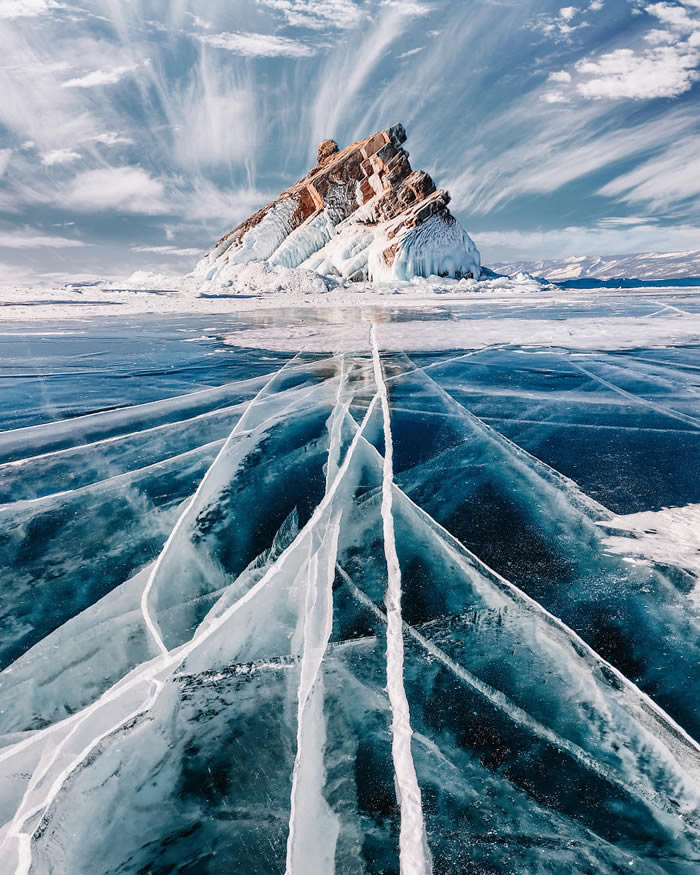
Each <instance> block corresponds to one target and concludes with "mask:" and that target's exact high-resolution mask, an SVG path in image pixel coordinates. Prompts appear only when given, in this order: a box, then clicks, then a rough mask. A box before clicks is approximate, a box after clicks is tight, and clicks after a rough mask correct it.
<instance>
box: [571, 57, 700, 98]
mask: <svg viewBox="0 0 700 875" xmlns="http://www.w3.org/2000/svg"><path fill="white" fill-rule="evenodd" d="M699 61H700V51H698V50H697V49H694V48H692V47H689V46H688V45H687V44H685V43H680V44H679V45H677V46H657V47H656V48H653V49H648V50H646V51H644V52H642V53H638V52H635V51H633V50H632V49H616V50H615V51H613V52H608V53H607V54H605V55H601V56H600V57H598V58H597V59H596V60H590V59H583V60H581V61H579V62H578V63H577V64H576V71H577V72H578V73H579V74H580V75H581V76H587V77H590V78H587V79H584V80H582V81H579V82H578V83H577V84H576V89H577V91H578V92H579V94H581V95H583V97H587V98H589V99H593V100H599V99H601V98H607V99H619V98H629V99H632V100H643V99H650V98H655V97H677V96H678V95H679V94H683V92H684V91H688V89H689V88H691V87H692V85H693V83H694V82H696V81H697V80H698V79H699V78H700V74H699V73H698V70H697V69H696V67H697V65H698V62H699Z"/></svg>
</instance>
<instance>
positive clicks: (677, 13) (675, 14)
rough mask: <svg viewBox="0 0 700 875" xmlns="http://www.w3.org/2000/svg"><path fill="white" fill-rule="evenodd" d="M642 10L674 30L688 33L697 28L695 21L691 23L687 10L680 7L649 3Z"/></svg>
mask: <svg viewBox="0 0 700 875" xmlns="http://www.w3.org/2000/svg"><path fill="white" fill-rule="evenodd" d="M644 9H645V11H646V12H648V13H649V15H653V16H655V17H656V18H658V19H659V21H663V22H664V24H668V25H670V27H672V28H673V29H674V30H679V31H687V32H690V31H693V30H695V28H696V27H697V26H698V23H697V21H693V20H692V19H691V18H690V16H689V15H688V10H687V9H684V8H683V7H682V6H672V5H671V4H670V3H651V4H650V5H649V6H645V7H644Z"/></svg>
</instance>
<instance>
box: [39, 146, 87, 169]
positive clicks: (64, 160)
mask: <svg viewBox="0 0 700 875" xmlns="http://www.w3.org/2000/svg"><path fill="white" fill-rule="evenodd" d="M80 157H81V155H80V152H73V150H72V149H53V150H52V151H51V152H47V153H46V154H45V155H42V156H41V163H42V164H43V165H44V166H45V167H53V166H54V164H70V163H71V162H72V161H78V160H80Z"/></svg>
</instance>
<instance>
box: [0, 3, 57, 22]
mask: <svg viewBox="0 0 700 875" xmlns="http://www.w3.org/2000/svg"><path fill="white" fill-rule="evenodd" d="M61 8H63V4H62V3H56V2H55V0H0V19H3V18H4V19H8V20H10V21H11V20H12V19H14V18H33V17H35V16H37V15H44V14H45V13H47V12H49V11H50V10H52V9H61Z"/></svg>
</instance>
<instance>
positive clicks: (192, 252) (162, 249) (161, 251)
mask: <svg viewBox="0 0 700 875" xmlns="http://www.w3.org/2000/svg"><path fill="white" fill-rule="evenodd" d="M131 251H132V252H152V253H155V254H158V255H172V256H175V257H177V258H193V257H194V256H196V255H201V254H202V252H203V250H202V249H178V248H177V246H132V247H131Z"/></svg>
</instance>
